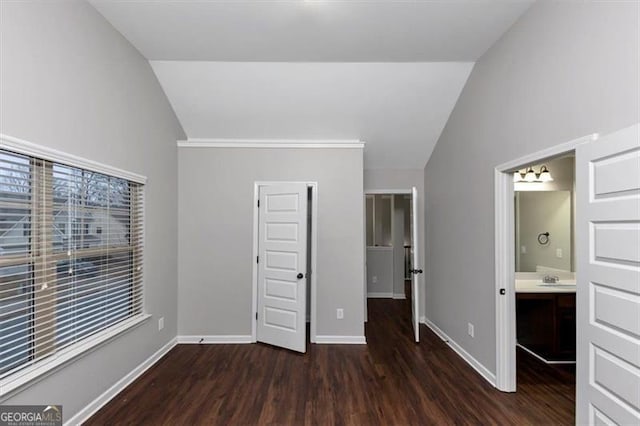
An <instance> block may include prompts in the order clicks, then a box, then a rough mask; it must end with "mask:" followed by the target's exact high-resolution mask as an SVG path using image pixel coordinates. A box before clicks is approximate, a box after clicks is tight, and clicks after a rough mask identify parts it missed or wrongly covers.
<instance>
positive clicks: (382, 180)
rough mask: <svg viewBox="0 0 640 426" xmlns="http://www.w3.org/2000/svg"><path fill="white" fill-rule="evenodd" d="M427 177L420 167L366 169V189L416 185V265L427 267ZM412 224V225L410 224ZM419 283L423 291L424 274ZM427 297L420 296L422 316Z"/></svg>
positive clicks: (423, 291) (419, 277)
mask: <svg viewBox="0 0 640 426" xmlns="http://www.w3.org/2000/svg"><path fill="white" fill-rule="evenodd" d="M424 184H425V177H424V170H418V169H406V170H402V169H372V170H365V171H364V189H365V191H367V190H372V189H411V187H412V186H415V187H416V189H417V190H418V198H419V199H418V240H419V241H418V243H419V247H420V248H422V253H421V254H420V265H414V267H417V268H420V267H422V268H421V269H423V270H424V269H425V268H424V267H425V265H426V261H425V248H426V246H425V230H424V225H425V197H424V196H423V195H425V190H424V188H425V186H424ZM409 226H410V225H409ZM418 285H419V288H420V289H421V291H422V293H423V294H424V293H425V290H424V274H422V275H418ZM424 302H425V298H424V297H421V298H420V316H423V315H424V312H425V304H424Z"/></svg>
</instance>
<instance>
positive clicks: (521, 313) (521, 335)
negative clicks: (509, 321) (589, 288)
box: [516, 293, 576, 361]
mask: <svg viewBox="0 0 640 426" xmlns="http://www.w3.org/2000/svg"><path fill="white" fill-rule="evenodd" d="M516 338H517V341H518V343H519V344H520V345H522V346H524V347H526V348H527V349H529V350H531V351H532V352H534V353H536V354H538V355H540V356H541V357H542V358H544V359H546V360H547V361H575V359H576V295H575V293H516Z"/></svg>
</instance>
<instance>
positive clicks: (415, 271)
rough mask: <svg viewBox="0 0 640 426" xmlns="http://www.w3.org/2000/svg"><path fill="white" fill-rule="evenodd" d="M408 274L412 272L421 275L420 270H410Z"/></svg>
mask: <svg viewBox="0 0 640 426" xmlns="http://www.w3.org/2000/svg"><path fill="white" fill-rule="evenodd" d="M409 272H412V273H414V274H421V273H422V269H411V270H409Z"/></svg>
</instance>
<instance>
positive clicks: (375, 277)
mask: <svg viewBox="0 0 640 426" xmlns="http://www.w3.org/2000/svg"><path fill="white" fill-rule="evenodd" d="M371 282H372V283H374V284H375V283H377V282H378V276H377V275H374V276H372V277H371Z"/></svg>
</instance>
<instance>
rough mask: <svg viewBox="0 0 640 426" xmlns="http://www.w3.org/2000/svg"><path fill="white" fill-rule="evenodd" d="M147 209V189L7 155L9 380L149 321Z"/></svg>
mask: <svg viewBox="0 0 640 426" xmlns="http://www.w3.org/2000/svg"><path fill="white" fill-rule="evenodd" d="M142 200H143V188H142V186H141V185H140V184H138V183H134V182H129V181H127V180H125V179H121V178H115V177H111V176H107V175H105V174H102V173H97V172H92V171H90V170H84V169H80V168H77V167H71V166H67V165H63V164H58V163H53V162H49V161H45V160H42V159H38V158H31V157H28V156H25V155H21V154H15V153H12V152H10V151H6V150H2V149H0V378H2V377H6V376H7V375H9V374H12V373H13V372H15V371H18V370H19V369H20V368H24V367H27V366H30V365H32V364H33V363H34V362H37V359H36V358H35V357H36V356H38V359H39V358H41V357H45V356H48V355H51V354H54V353H55V352H56V351H58V350H60V349H61V348H63V347H68V346H69V345H73V344H75V343H76V342H78V341H80V340H82V339H84V338H86V337H88V336H90V335H91V334H94V333H96V332H98V331H100V330H103V329H105V328H108V327H110V326H112V325H114V324H116V323H118V322H120V321H122V320H124V319H126V318H130V317H131V316H133V315H136V314H138V313H139V312H141V311H142V307H143V283H142V264H143V263H144V257H143V250H142V247H143V229H144V226H143V223H142V220H143V214H144V208H143V206H142ZM36 354H37V355H36Z"/></svg>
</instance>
